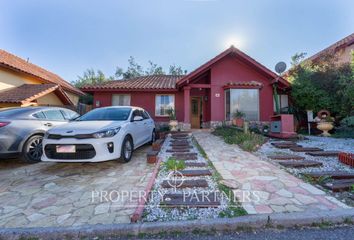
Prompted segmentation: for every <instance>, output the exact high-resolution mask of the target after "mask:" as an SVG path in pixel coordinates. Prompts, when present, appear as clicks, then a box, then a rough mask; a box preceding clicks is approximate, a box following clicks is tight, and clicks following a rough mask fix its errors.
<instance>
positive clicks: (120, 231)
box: [0, 208, 354, 240]
mask: <svg viewBox="0 0 354 240" xmlns="http://www.w3.org/2000/svg"><path fill="white" fill-rule="evenodd" d="M353 222H354V208H350V209H340V210H333V211H311V212H310V211H309V212H296V213H275V214H260V215H247V216H241V217H236V218H221V219H205V220H191V221H171V222H154V223H136V224H109V225H89V226H81V227H48V228H0V239H6V240H18V239H27V238H40V239H82V238H85V237H100V236H105V237H114V236H137V235H144V234H158V233H173V232H180V233H183V232H192V231H206V232H208V231H232V230H239V231H240V230H243V229H259V228H264V227H285V228H288V227H296V226H314V225H315V226H316V225H318V224H323V223H330V224H339V223H353Z"/></svg>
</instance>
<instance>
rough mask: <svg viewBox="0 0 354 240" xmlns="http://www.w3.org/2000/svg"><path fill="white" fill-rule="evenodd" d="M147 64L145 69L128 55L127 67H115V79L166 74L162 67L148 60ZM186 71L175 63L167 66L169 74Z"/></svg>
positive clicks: (179, 73)
mask: <svg viewBox="0 0 354 240" xmlns="http://www.w3.org/2000/svg"><path fill="white" fill-rule="evenodd" d="M148 63H149V65H148V67H147V68H146V69H144V68H143V67H142V66H141V65H140V64H138V63H137V62H136V61H135V58H134V57H132V56H130V57H129V59H128V68H127V69H126V70H124V69H123V68H121V67H116V72H115V74H114V77H111V78H115V79H131V78H136V77H141V76H150V75H163V74H166V73H165V71H164V69H163V68H162V67H161V66H160V65H158V64H156V63H154V62H152V61H149V62H148ZM186 73H187V71H186V70H183V69H182V67H180V66H176V65H171V66H170V67H169V74H170V75H175V76H180V75H184V74H186Z"/></svg>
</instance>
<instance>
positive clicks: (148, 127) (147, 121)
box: [142, 110, 154, 142]
mask: <svg viewBox="0 0 354 240" xmlns="http://www.w3.org/2000/svg"><path fill="white" fill-rule="evenodd" d="M142 114H143V118H144V120H143V123H144V136H145V137H144V142H150V141H151V137H152V131H153V130H154V121H153V120H152V119H151V118H150V115H149V114H148V113H147V112H146V111H144V110H142Z"/></svg>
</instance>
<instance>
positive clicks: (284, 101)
mask: <svg viewBox="0 0 354 240" xmlns="http://www.w3.org/2000/svg"><path fill="white" fill-rule="evenodd" d="M278 99H279V104H280V111H281V112H282V113H283V112H287V111H288V108H289V98H288V95H286V94H279V95H278ZM273 107H274V112H275V111H276V106H275V100H274V97H273Z"/></svg>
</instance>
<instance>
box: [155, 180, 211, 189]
mask: <svg viewBox="0 0 354 240" xmlns="http://www.w3.org/2000/svg"><path fill="white" fill-rule="evenodd" d="M161 186H162V187H163V188H174V187H176V188H193V187H202V188H206V187H208V182H207V181H206V180H204V179H198V180H184V181H182V180H177V181H171V180H164V181H163V182H162V183H161Z"/></svg>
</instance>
